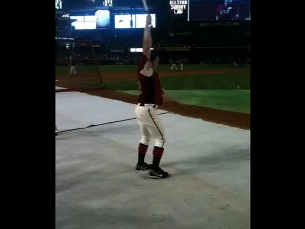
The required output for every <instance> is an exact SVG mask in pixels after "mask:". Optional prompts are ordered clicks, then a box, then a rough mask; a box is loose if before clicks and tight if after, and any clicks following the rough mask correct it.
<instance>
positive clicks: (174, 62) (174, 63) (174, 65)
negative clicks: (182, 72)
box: [171, 60, 178, 70]
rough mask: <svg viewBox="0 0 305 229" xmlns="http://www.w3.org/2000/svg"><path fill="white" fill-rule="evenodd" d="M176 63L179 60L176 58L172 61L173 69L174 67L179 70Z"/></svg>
mask: <svg viewBox="0 0 305 229" xmlns="http://www.w3.org/2000/svg"><path fill="white" fill-rule="evenodd" d="M176 63H177V61H176V60H173V61H172V67H171V70H173V69H174V68H175V70H178V69H177V64H176Z"/></svg>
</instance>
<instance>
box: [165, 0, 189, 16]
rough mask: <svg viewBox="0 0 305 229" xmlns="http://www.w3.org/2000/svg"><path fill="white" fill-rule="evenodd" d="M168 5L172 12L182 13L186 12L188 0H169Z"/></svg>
mask: <svg viewBox="0 0 305 229" xmlns="http://www.w3.org/2000/svg"><path fill="white" fill-rule="evenodd" d="M169 5H170V10H171V11H172V12H173V13H174V14H183V13H184V12H187V6H188V0H170V1H169Z"/></svg>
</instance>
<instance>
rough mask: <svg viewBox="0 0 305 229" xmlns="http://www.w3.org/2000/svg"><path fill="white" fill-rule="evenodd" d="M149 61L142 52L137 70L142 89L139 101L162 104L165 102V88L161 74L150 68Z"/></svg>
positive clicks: (140, 88)
mask: <svg viewBox="0 0 305 229" xmlns="http://www.w3.org/2000/svg"><path fill="white" fill-rule="evenodd" d="M147 63H148V59H147V57H146V56H145V55H144V53H142V54H141V57H140V61H139V65H138V72H137V74H138V82H139V90H140V95H139V97H138V103H144V104H157V105H161V104H163V97H162V94H163V90H162V88H161V83H160V79H159V75H158V73H157V72H155V71H154V70H153V69H152V68H149V67H148V66H147Z"/></svg>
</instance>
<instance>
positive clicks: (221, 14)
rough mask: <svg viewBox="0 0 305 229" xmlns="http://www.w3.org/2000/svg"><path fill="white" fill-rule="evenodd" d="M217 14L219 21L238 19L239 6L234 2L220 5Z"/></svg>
mask: <svg viewBox="0 0 305 229" xmlns="http://www.w3.org/2000/svg"><path fill="white" fill-rule="evenodd" d="M216 15H217V16H218V20H219V21H231V20H238V18H239V6H238V5H236V4H234V3H229V4H227V5H226V6H225V5H220V6H218V8H217V10H216Z"/></svg>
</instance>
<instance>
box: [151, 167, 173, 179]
mask: <svg viewBox="0 0 305 229" xmlns="http://www.w3.org/2000/svg"><path fill="white" fill-rule="evenodd" d="M168 176H169V174H168V172H165V171H164V170H163V169H161V168H158V169H157V170H154V169H151V170H150V171H149V177H150V178H152V179H164V178H167V177H168Z"/></svg>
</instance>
